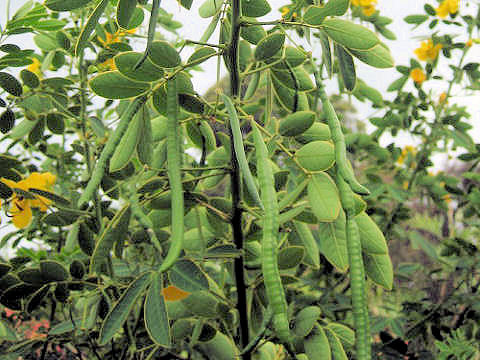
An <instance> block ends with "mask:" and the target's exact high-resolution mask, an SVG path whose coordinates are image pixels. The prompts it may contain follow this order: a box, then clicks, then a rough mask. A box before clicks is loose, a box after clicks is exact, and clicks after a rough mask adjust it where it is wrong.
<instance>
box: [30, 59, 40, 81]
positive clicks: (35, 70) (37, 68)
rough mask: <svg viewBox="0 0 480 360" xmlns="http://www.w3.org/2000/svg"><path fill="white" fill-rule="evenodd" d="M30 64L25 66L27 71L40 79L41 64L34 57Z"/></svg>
mask: <svg viewBox="0 0 480 360" xmlns="http://www.w3.org/2000/svg"><path fill="white" fill-rule="evenodd" d="M32 61H33V62H32V63H31V64H30V65H28V66H27V70H28V71H31V72H32V73H34V74H35V75H37V76H38V77H42V63H41V62H40V60H38V59H37V58H36V57H34V58H32Z"/></svg>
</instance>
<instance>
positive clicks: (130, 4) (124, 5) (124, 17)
mask: <svg viewBox="0 0 480 360" xmlns="http://www.w3.org/2000/svg"><path fill="white" fill-rule="evenodd" d="M136 7H137V0H119V1H118V5H117V22H118V25H120V27H122V28H124V29H128V24H129V23H130V19H131V18H132V15H133V12H134V11H135V9H136Z"/></svg>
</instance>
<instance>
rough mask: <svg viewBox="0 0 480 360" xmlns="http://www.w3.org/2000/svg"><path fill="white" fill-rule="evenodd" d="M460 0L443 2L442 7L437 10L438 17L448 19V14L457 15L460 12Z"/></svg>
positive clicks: (445, 0) (444, 0)
mask: <svg viewBox="0 0 480 360" xmlns="http://www.w3.org/2000/svg"><path fill="white" fill-rule="evenodd" d="M459 3H460V0H443V1H442V2H441V3H440V6H439V7H438V8H436V9H435V10H436V12H437V16H438V17H440V18H442V19H443V18H446V17H447V16H448V14H456V13H457V12H458V5H459Z"/></svg>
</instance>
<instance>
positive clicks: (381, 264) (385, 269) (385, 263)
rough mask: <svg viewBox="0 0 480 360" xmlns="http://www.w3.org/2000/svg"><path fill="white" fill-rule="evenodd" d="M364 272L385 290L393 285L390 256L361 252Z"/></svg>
mask: <svg viewBox="0 0 480 360" xmlns="http://www.w3.org/2000/svg"><path fill="white" fill-rule="evenodd" d="M363 261H364V263H365V273H366V274H367V276H368V277H369V278H370V279H371V280H372V281H373V282H374V283H376V284H377V285H380V286H382V287H384V288H385V289H387V290H392V287H393V265H392V261H391V260H390V256H389V255H388V254H387V255H373V254H366V253H364V254H363Z"/></svg>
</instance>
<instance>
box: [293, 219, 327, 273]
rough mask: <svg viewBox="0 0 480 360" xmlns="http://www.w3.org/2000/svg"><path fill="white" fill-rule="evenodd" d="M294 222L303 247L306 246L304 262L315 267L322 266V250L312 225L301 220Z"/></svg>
mask: <svg viewBox="0 0 480 360" xmlns="http://www.w3.org/2000/svg"><path fill="white" fill-rule="evenodd" d="M293 223H294V226H295V231H296V233H297V234H298V237H299V238H300V240H301V242H302V244H303V247H304V248H305V257H304V259H303V262H304V263H306V264H308V265H310V266H312V267H314V268H315V269H318V268H320V252H319V250H318V246H317V242H316V241H315V238H314V237H313V235H312V231H311V230H310V227H309V226H308V225H307V224H305V223H302V222H299V221H294V222H293Z"/></svg>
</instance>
